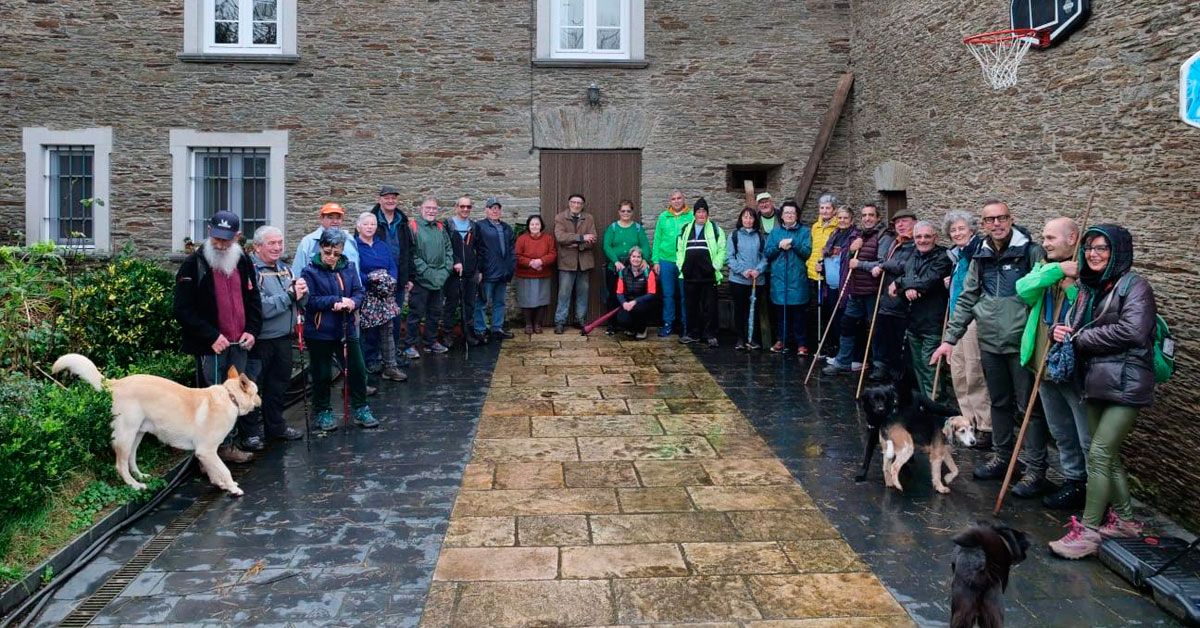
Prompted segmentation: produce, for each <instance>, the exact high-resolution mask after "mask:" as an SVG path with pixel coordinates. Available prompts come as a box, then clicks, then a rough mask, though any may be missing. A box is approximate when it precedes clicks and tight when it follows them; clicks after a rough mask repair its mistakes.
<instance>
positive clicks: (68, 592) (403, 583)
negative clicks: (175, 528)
mask: <svg viewBox="0 0 1200 628" xmlns="http://www.w3.org/2000/svg"><path fill="white" fill-rule="evenodd" d="M498 352H499V348H498V347H495V346H489V347H482V348H478V349H476V348H472V349H471V356H470V362H469V363H467V362H466V361H465V360H464V358H463V356H462V349H461V348H459V349H457V350H456V351H455V352H454V353H453V354H452V355H450V356H426V357H424V358H423V359H421V360H418V361H416V362H414V367H413V368H411V369H409V370H408V373H409V377H410V379H409V381H408V382H406V383H393V382H383V383H382V384H380V392H379V394H378V395H377V396H374V397H371V398H370V403H371V406H372V408H373V409H374V410H375V413H376V415H377V416H378V417H379V418H380V419H381V420H382V421H383V424H382V426H381V427H380V428H379V429H378V430H373V431H366V430H360V429H358V428H355V427H350V428H349V429H347V428H341V429H339V430H338V431H337V432H334V433H333V434H331V435H329V436H327V437H324V438H314V440H313V442H312V448H311V451H306V449H305V446H304V443H303V442H294V443H288V444H276V445H274V446H271V447H270V448H269V449H268V451H267V452H266V453H265V455H262V456H261V457H260V459H259V460H257V461H255V462H254V463H252V464H249V465H245V466H244V467H243V468H242V469H237V468H236V467H235V474H237V473H239V471H240V472H241V477H240V478H239V479H238V481H239V483H240V485H241V487H242V489H243V490H245V491H246V495H245V496H244V497H241V498H231V497H227V496H222V497H220V498H219V499H218V500H217V501H216V502H215V503H214V504H212V505H211V506H210V507H209V508H208V509H207V510H206V511H205V512H204V513H203V514H202V515H201V516H200V518H199V519H198V520H197V521H196V522H195V523H193V524H192V526H191V527H190V528H188V530H187V531H186V532H185V533H184V534H183V535H182V536H181V537H180V538H179V539H178V540H176V541H175V542H174V543H173V544H172V545H171V546H170V547H169V548H168V549H167V551H166V552H165V553H164V554H163V555H161V556H160V557H159V558H157V559H156V560H154V561H153V562H152V563H151V564H150V565H149V567H148V568H147V569H146V570H145V571H144V572H142V574H141V575H140V576H139V577H138V578H137V579H136V580H135V581H134V582H133V583H132V584H131V585H130V586H129V587H128V588H126V589H125V591H124V592H123V593H122V594H121V595H120V596H119V597H118V598H117V599H116V600H114V601H113V602H112V603H110V604H109V605H108V606H107V607H106V608H105V609H104V611H103V612H102V613H101V614H100V615H99V616H98V617H97V618H96V620H95V621H94V622H93V624H97V625H111V624H171V623H178V624H187V625H198V624H204V623H219V624H243V625H245V624H293V625H301V624H302V625H338V626H344V625H350V624H360V625H388V626H415V625H417V623H418V622H419V619H420V616H421V612H422V610H423V607H424V602H425V596H426V592H427V591H428V589H429V583H430V578H431V576H432V574H433V567H434V564H435V562H436V560H437V556H438V552H439V549H440V547H441V544H442V538H443V536H444V535H445V532H446V527H447V520H448V517H449V514H450V508H451V506H452V505H453V504H454V499H455V496H456V494H457V492H458V487H459V484H460V482H461V481H462V475H463V468H464V466H465V464H466V460H467V457H468V455H469V454H470V451H471V440H472V437H473V435H474V431H475V426H476V423H477V421H478V417H479V414H480V409H481V408H482V406H483V401H484V396H485V395H486V394H487V386H488V383H489V381H490V379H491V377H492V367H493V365H494V364H495V361H496V356H497V354H498ZM335 390H337V391H340V380H339V381H338V382H335ZM339 400H340V395H339V394H335V395H334V406H335V415H337V416H338V418H339V420H340V408H341V406H340V405H339V403H340V401H339ZM301 410H302V407H300V406H297V407H294V408H292V410H291V411H290V413H289V414H290V417H291V421H292V423H293V425H295V426H297V427H298V428H300V427H303V422H302V419H300V416H301ZM209 490H215V489H211V488H210V487H209V485H208V483H207V481H206V480H203V479H198V478H193V479H192V481H190V482H189V483H187V484H185V485H184V486H183V487H182V488H181V490H180V491H179V492H178V493H177V494H176V495H173V496H172V497H171V498H170V499H169V500H168V502H167V503H166V504H164V506H163V507H162V508H160V509H159V510H158V511H156V512H155V513H153V514H152V515H151V516H150V517H148V518H146V519H144V520H143V521H141V522H139V523H138V524H137V525H135V526H134V527H133V528H132V529H131V530H130V531H128V532H127V533H126V534H124V535H122V536H121V537H120V538H119V539H118V540H117V541H115V542H114V543H113V544H112V545H111V546H110V547H109V548H108V549H107V550H106V551H105V552H104V553H103V554H102V555H101V556H100V557H99V558H98V559H97V560H96V561H95V562H94V563H92V565H90V566H89V567H88V568H87V569H86V570H85V571H84V572H82V573H81V574H79V575H78V576H77V577H75V578H73V579H72V580H71V581H70V582H68V583H67V584H66V585H65V586H64V588H63V589H62V590H60V591H59V592H58V593H57V595H56V599H55V600H54V602H53V603H52V604H51V605H50V606H49V607H48V608H47V610H46V612H45V613H44V614H43V615H42V617H41V618H40V621H39V625H52V624H53V623H55V622H57V621H58V620H59V619H60V618H62V617H64V616H65V615H66V614H67V613H69V612H70V611H71V609H72V608H74V607H75V606H76V605H77V604H78V602H79V600H80V599H82V598H83V597H86V596H87V595H88V594H90V593H91V592H92V591H94V590H95V589H96V588H97V587H99V586H100V584H102V582H103V580H104V579H105V578H107V576H108V575H109V574H110V573H112V572H113V571H115V570H116V569H117V568H118V567H119V566H120V565H121V564H123V563H124V562H125V561H126V560H128V558H129V557H131V556H132V555H133V554H134V553H135V552H136V551H137V549H138V548H139V547H140V546H141V545H143V544H144V543H145V542H146V541H147V540H149V538H150V537H151V536H152V535H153V534H154V533H155V532H157V531H158V530H161V529H162V527H163V526H164V525H166V523H167V522H169V521H170V520H171V519H172V518H174V517H175V516H176V515H177V514H178V513H179V512H181V511H182V510H183V509H185V508H186V507H187V506H188V505H190V504H191V503H192V502H193V501H194V500H195V499H196V497H197V496H199V495H201V494H203V493H204V492H206V491H209Z"/></svg>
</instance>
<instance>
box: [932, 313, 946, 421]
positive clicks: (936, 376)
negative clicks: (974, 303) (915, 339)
mask: <svg viewBox="0 0 1200 628" xmlns="http://www.w3.org/2000/svg"><path fill="white" fill-rule="evenodd" d="M949 322H950V300H949V299H946V311H945V312H943V313H942V335H941V336H938V342H941V340H942V338H943V337H945V335H946V323H949ZM941 380H942V360H941V359H940V358H939V359H938V361H937V366H936V367H934V369H933V383H932V384H930V386H929V389H930V390H929V398H930V399H931V400H933V401H937V394H938V383H939V382H940V381H941Z"/></svg>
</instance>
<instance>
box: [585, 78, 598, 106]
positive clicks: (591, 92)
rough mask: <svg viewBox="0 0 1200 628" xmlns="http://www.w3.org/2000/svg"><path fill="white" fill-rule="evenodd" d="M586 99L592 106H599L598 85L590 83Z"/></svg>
mask: <svg viewBox="0 0 1200 628" xmlns="http://www.w3.org/2000/svg"><path fill="white" fill-rule="evenodd" d="M587 101H588V104H589V105H591V106H592V107H599V106H600V86H599V85H597V84H595V83H592V84H591V85H588V88H587Z"/></svg>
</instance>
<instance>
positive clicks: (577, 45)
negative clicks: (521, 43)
mask: <svg viewBox="0 0 1200 628" xmlns="http://www.w3.org/2000/svg"><path fill="white" fill-rule="evenodd" d="M537 2H538V46H537V48H538V51H537V52H538V54H537V56H538V59H540V60H550V61H554V60H575V61H585V62H586V61H595V62H606V61H609V62H622V61H641V60H643V59H644V58H645V13H646V6H645V0H537Z"/></svg>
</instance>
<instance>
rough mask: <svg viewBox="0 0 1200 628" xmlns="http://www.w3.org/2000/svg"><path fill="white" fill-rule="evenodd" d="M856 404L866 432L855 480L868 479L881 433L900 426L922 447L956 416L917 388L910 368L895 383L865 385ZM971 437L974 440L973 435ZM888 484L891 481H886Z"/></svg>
mask: <svg viewBox="0 0 1200 628" xmlns="http://www.w3.org/2000/svg"><path fill="white" fill-rule="evenodd" d="M858 403H859V406H860V407H861V408H862V411H863V414H864V415H866V421H867V434H866V438H865V439H864V442H863V461H862V468H861V469H860V470H859V472H858V475H856V476H854V481H855V482H862V481H864V480H866V479H867V471H868V469H869V468H870V466H871V458H872V457H873V456H874V455H875V447H876V446H878V445H879V444H880V443H882V442H883V441H881V440H880V433H881V432H883V433H885V434H887V433H888V432H891V431H892V430H891V429H889V428H891V427H893V426H899V427H902V428H903V430H904V431H905V432H907V433H908V434H909V435H911V436H912V437H913V438H912V439H910V440H916V441H918V443H917V444H918V445H919V446H922V447H925V446H928V445H929V444H930V443H932V442H933V439H934V438H936V437H937V436H940V435H941V434H942V432H941V430H942V429H943V427H944V424H945V423H946V420H947V419H949V418H951V417H954V416H957V415H958V412H957V411H955V409H954V408H951V407H949V406H946V405H943V404H940V403H937V402H935V401H932V400H930V399H929V398H928V397H926V396H925V395H924V394H923V393H922V392H921V391H920V390H918V389H917V382H916V377H914V376H913V374H912V371H911V370H910V369H905V370H904V372H903V373H902V374H901V377H900V380H899V381H897V382H894V383H883V384H874V385H872V386H868V387H867V388H866V389H864V390H863V393H862V397H860V398H859V400H858ZM955 427H956V428H957V427H958V426H955ZM970 440H971V441H974V435H972V436H971V437H970ZM964 444H967V443H964ZM910 453H911V452H910ZM939 457H940V456H939ZM900 466H903V463H901V465H900ZM885 475H886V470H885ZM886 479H887V478H886V477H885V480H886ZM888 485H889V486H891V485H892V484H891V483H890V482H889V484H888Z"/></svg>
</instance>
